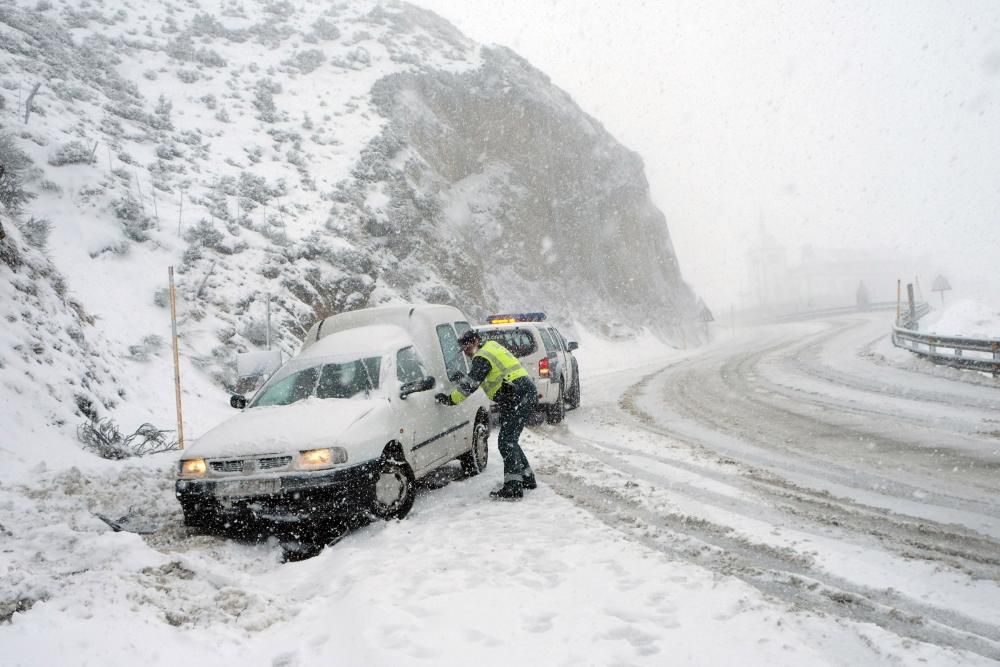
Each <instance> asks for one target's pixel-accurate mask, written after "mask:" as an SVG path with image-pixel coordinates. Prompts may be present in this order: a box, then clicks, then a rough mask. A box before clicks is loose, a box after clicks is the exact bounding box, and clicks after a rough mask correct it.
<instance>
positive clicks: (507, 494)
mask: <svg viewBox="0 0 1000 667" xmlns="http://www.w3.org/2000/svg"><path fill="white" fill-rule="evenodd" d="M490 495H491V496H493V497H494V498H496V499H497V500H520V499H521V498H523V497H524V490H523V489H522V487H521V482H519V481H517V480H514V479H511V480H508V481H506V482H504V483H503V486H501V487H500V488H499V489H497V490H496V491H490Z"/></svg>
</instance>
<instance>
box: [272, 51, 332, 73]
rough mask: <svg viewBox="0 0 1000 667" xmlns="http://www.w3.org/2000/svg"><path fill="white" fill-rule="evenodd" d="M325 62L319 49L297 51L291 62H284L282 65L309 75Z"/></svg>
mask: <svg viewBox="0 0 1000 667" xmlns="http://www.w3.org/2000/svg"><path fill="white" fill-rule="evenodd" d="M325 61H326V56H325V55H324V54H323V52H322V51H320V50H319V49H308V50H306V51H299V52H298V53H296V54H295V55H294V56H293V57H292V58H291V60H286V61H284V62H283V63H282V64H283V65H288V66H289V67H294V68H296V69H298V70H299V71H300V72H302V73H303V74H309V73H310V72H312V71H314V70H315V69H316V68H317V67H319V66H320V65H322V64H323V63H324V62H325Z"/></svg>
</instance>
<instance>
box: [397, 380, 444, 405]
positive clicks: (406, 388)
mask: <svg viewBox="0 0 1000 667" xmlns="http://www.w3.org/2000/svg"><path fill="white" fill-rule="evenodd" d="M436 382H437V381H436V380H435V379H434V376H432V375H428V376H427V377H422V378H420V379H419V380H414V381H413V382H407V383H406V384H404V385H403V386H401V387H400V388H399V397H400V398H404V399H405V398H406V397H407V396H409V395H410V394H415V393H417V392H418V391H427V390H428V389H433V388H434V385H435V384H436Z"/></svg>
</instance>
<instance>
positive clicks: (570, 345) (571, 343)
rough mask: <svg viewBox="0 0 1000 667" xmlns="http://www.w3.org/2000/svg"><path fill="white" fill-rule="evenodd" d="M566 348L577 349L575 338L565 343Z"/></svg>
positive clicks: (578, 347)
mask: <svg viewBox="0 0 1000 667" xmlns="http://www.w3.org/2000/svg"><path fill="white" fill-rule="evenodd" d="M566 349H567V350H569V351H570V352H572V351H573V350H579V349H580V345H579V344H578V343H577V342H576V341H575V340H571V341H569V342H568V343H566Z"/></svg>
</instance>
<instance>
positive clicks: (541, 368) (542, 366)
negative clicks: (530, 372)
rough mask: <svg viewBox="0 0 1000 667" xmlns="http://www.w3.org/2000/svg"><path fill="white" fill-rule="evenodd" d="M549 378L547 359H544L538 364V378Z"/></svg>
mask: <svg viewBox="0 0 1000 667" xmlns="http://www.w3.org/2000/svg"><path fill="white" fill-rule="evenodd" d="M548 376H549V359H548V357H545V358H544V359H542V360H541V361H539V362H538V377H540V378H547V377H548Z"/></svg>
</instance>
